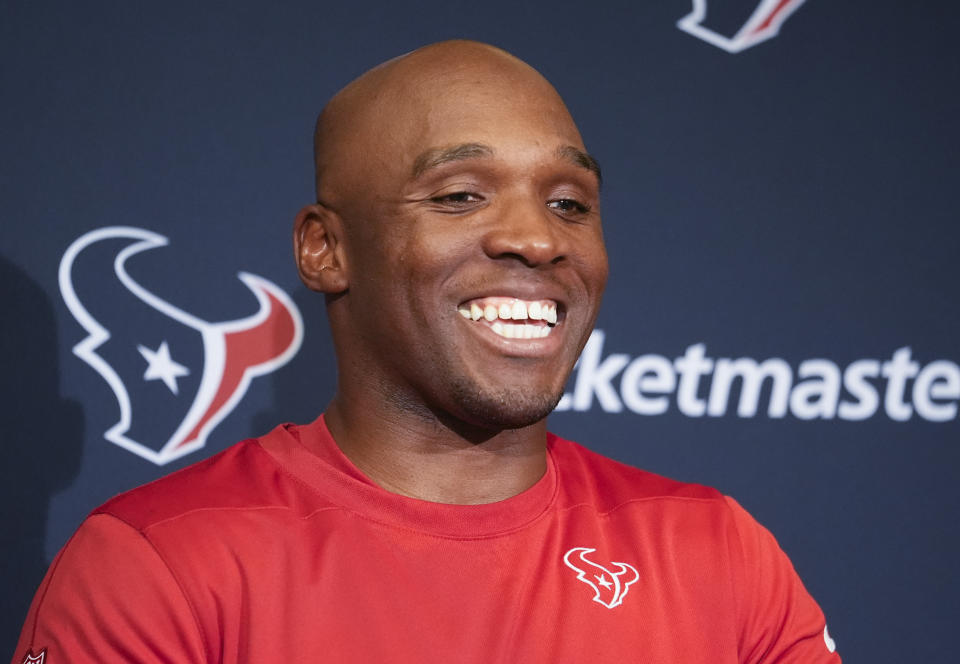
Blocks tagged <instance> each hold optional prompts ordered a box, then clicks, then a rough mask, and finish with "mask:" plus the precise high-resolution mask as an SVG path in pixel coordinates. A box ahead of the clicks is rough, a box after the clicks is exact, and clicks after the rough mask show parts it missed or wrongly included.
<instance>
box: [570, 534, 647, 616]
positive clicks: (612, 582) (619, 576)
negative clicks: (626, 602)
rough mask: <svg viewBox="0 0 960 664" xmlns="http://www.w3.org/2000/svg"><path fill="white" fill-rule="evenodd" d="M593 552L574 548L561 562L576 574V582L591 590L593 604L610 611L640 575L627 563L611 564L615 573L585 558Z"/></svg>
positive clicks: (620, 601)
mask: <svg viewBox="0 0 960 664" xmlns="http://www.w3.org/2000/svg"><path fill="white" fill-rule="evenodd" d="M595 551H596V549H591V548H589V547H586V546H576V547H574V548H572V549H570V550H569V551H567V552H566V553H565V554H564V556H563V562H564V564H566V566H567V567H569V568H570V569H572V570H573V571H575V572H576V573H577V580H578V581H583V582H584V583H585V584H587V585H588V586H590V587H591V588H593V592H594V594H593V601H594V602H597V603H598V604H603V605H604V606H605V607H607V608H608V609H612V608H614V607H617V606H620V605H621V604H623V598H624V597H626V596H627V592H628V591H629V590H630V586H631V585H633V584H634V583H636V581H637V579H639V578H640V573H639V572H637V568H636V567H634V566H633V565H630V564H629V563H618V562H611V563H610V565H612V566H613V567H614V568H616V571H614V570H611V569H608V568H607V567H605V566H604V565H601V564H600V563H595V562H593V561H592V560H590V559H589V558H587V554H590V553H594V552H595Z"/></svg>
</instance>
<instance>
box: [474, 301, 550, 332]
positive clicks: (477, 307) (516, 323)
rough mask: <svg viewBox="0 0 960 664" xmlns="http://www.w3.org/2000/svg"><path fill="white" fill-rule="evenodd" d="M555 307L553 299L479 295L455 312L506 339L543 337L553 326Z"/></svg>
mask: <svg viewBox="0 0 960 664" xmlns="http://www.w3.org/2000/svg"><path fill="white" fill-rule="evenodd" d="M558 308H559V307H558V305H557V303H556V302H554V301H553V300H521V299H519V298H515V297H482V298H477V299H475V300H468V301H467V302H464V303H462V304H461V305H460V306H459V307H458V308H457V311H458V312H459V313H460V315H461V316H463V317H464V318H466V319H467V320H471V321H474V322H476V323H477V324H481V325H482V324H485V325H487V326H488V327H489V328H490V329H491V330H493V331H494V332H495V333H496V334H498V335H500V336H501V337H505V338H507V339H543V338H545V337H547V336H549V335H550V332H552V331H553V329H554V327H556V325H557V320H558V316H559V313H560V312H558Z"/></svg>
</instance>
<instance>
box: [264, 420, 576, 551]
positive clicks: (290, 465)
mask: <svg viewBox="0 0 960 664" xmlns="http://www.w3.org/2000/svg"><path fill="white" fill-rule="evenodd" d="M553 439H554V436H553V434H547V470H546V472H545V473H544V475H543V477H541V478H540V479H539V480H537V482H536V483H535V484H534V485H533V486H531V487H530V488H529V489H527V490H525V491H523V492H521V493H519V494H517V495H516V496H513V497H511V498H507V499H506V500H501V501H498V502H495V503H487V504H483V505H452V504H447V503H434V502H430V501H427V500H419V499H417V498H409V497H407V496H401V495H399V494H395V493H391V492H389V491H387V490H385V489H383V488H381V487H380V486H378V485H377V484H375V483H374V482H373V481H372V480H371V479H370V478H369V477H367V476H366V475H365V474H364V473H363V471H361V470H360V469H359V468H357V467H356V466H355V465H354V464H353V463H352V462H351V461H350V459H348V458H347V457H346V455H344V454H343V452H342V451H341V450H340V448H339V447H338V446H337V443H336V441H335V440H334V439H333V436H332V435H331V434H330V431H329V429H327V425H326V422H325V421H324V418H323V415H321V416H320V417H318V418H317V419H316V420H314V421H313V422H311V423H310V424H306V425H296V424H285V425H282V426H279V427H277V428H276V429H274V430H273V431H271V432H270V433H269V434H267V435H266V436H264V437H262V438H261V439H260V445H261V446H262V447H263V448H264V449H265V450H266V451H267V452H269V453H270V454H271V455H272V456H273V457H274V458H275V459H277V461H278V462H279V463H280V464H281V465H282V466H283V467H284V468H285V469H286V470H287V472H289V473H290V474H292V475H294V476H295V477H297V478H298V479H300V480H301V481H302V482H303V483H305V484H306V485H307V486H308V487H310V488H311V489H312V490H314V491H315V492H317V493H319V494H320V495H322V496H323V497H325V498H326V499H327V500H329V501H330V502H332V503H334V504H335V505H338V506H340V507H342V508H345V509H348V510H350V511H353V512H355V513H357V514H359V515H361V516H364V517H366V518H369V519H373V520H375V521H379V522H382V523H388V524H391V525H395V526H399V527H403V528H409V529H413V530H418V531H422V532H428V533H431V534H433V535H438V536H441V537H450V538H456V539H471V538H486V537H495V536H499V535H505V534H508V533H510V532H513V531H515V530H519V529H521V528H523V527H525V526H527V525H529V524H531V523H532V522H534V521H536V520H537V519H538V518H539V517H540V516H541V515H543V514H544V513H545V512H546V511H547V510H548V509H549V508H550V506H551V505H552V504H553V503H554V502H555V501H556V497H557V489H558V482H557V470H556V466H555V464H554V460H553V456H552V454H551V453H550V447H551V446H552V443H553Z"/></svg>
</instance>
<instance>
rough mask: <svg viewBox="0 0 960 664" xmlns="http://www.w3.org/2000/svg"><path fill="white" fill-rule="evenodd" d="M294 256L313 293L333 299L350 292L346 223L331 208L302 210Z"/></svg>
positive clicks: (296, 222) (295, 225)
mask: <svg viewBox="0 0 960 664" xmlns="http://www.w3.org/2000/svg"><path fill="white" fill-rule="evenodd" d="M293 256H294V260H296V262H297V271H298V272H299V273H300V280H301V281H303V283H304V284H305V285H306V286H307V288H309V289H310V290H314V291H317V292H320V293H327V294H329V295H336V294H338V293H343V292H344V291H346V290H347V287H348V286H349V280H348V279H347V261H346V255H345V251H344V244H343V223H342V222H341V220H340V217H339V216H338V215H337V214H336V213H335V212H333V211H332V210H330V209H329V208H327V207H324V206H323V205H322V204H320V203H316V204H314V205H308V206H307V207H305V208H303V209H302V210H300V213H299V214H297V217H296V219H294V221H293Z"/></svg>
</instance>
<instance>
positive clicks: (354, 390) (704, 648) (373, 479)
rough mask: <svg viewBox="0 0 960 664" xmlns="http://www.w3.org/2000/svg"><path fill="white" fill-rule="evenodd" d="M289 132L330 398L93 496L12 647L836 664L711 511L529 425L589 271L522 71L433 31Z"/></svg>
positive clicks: (580, 154) (570, 348)
mask: <svg viewBox="0 0 960 664" xmlns="http://www.w3.org/2000/svg"><path fill="white" fill-rule="evenodd" d="M315 148H316V168H317V199H318V202H317V203H316V204H314V205H310V206H308V207H307V208H305V209H304V210H302V211H301V212H300V214H299V215H298V216H297V219H296V222H295V225H294V245H295V256H296V260H297V265H298V268H299V271H300V275H301V278H302V279H303V281H304V283H306V284H307V285H308V286H309V287H310V288H311V289H313V290H315V291H318V292H320V293H323V294H325V298H326V303H327V311H328V314H329V319H330V324H331V329H332V331H333V339H334V345H335V348H336V353H337V359H338V367H339V371H338V382H337V391H336V395H335V396H334V398H333V400H332V402H331V403H330V404H329V406H328V408H327V409H326V412H325V414H324V415H323V416H322V417H320V418H319V419H317V421H315V422H313V423H312V424H309V425H305V426H294V425H285V426H281V427H278V428H277V429H275V430H274V431H273V432H271V433H270V434H268V435H267V436H264V437H263V438H260V439H256V440H249V441H244V442H243V443H240V444H238V445H236V446H234V447H232V448H230V449H229V450H227V451H225V452H223V453H221V454H219V455H217V456H215V457H213V458H212V459H210V460H208V461H206V462H203V463H201V464H198V465H196V466H193V467H191V468H188V469H186V470H184V471H181V472H179V473H176V474H174V475H171V476H169V477H167V478H165V479H163V480H160V481H158V482H155V483H153V484H151V485H148V486H146V487H142V488H140V489H136V490H134V491H132V492H129V493H127V494H124V495H122V496H120V497H118V498H115V499H114V500H112V501H110V502H109V503H107V504H106V505H105V506H103V507H101V508H100V509H98V510H97V511H95V512H94V513H93V514H92V515H91V516H90V517H89V518H88V519H87V521H86V522H85V523H84V524H83V526H81V528H80V530H79V531H78V532H77V534H76V535H75V536H74V537H73V538H72V540H71V541H70V543H68V545H67V546H66V547H65V549H64V551H63V552H61V554H60V555H59V556H58V558H57V561H56V562H55V563H54V566H53V567H52V568H51V572H50V573H49V574H48V576H47V578H46V579H45V580H44V584H43V586H42V587H41V590H40V592H38V594H37V599H35V601H34V604H33V606H32V607H31V612H30V616H29V617H28V620H27V624H26V626H25V628H24V632H23V636H22V637H21V642H20V644H19V646H18V651H17V654H16V655H15V658H14V662H15V663H17V664H19V663H20V662H25V661H40V660H39V659H37V658H45V660H43V661H45V662H46V664H53V663H55V662H61V661H63V662H66V661H70V662H104V661H125V662H130V661H134V662H155V661H164V662H280V661H283V662H287V661H296V662H316V661H331V662H417V663H422V662H477V663H481V662H483V663H489V662H504V663H506V662H608V661H609V662H622V661H644V662H677V663H683V664H688V663H690V662H711V663H712V664H716V663H726V662H729V663H734V662H743V663H746V662H750V663H760V662H764V663H768V664H769V663H773V662H780V663H786V662H804V663H819V662H823V663H826V662H830V663H835V662H839V657H838V656H837V655H836V654H835V653H834V652H833V650H834V648H833V643H832V641H831V640H830V639H829V636H828V635H827V632H826V627H825V623H824V618H823V615H822V613H821V611H820V609H819V608H818V607H817V605H816V604H815V603H814V601H813V600H812V599H811V598H810V597H809V595H808V594H807V592H806V591H805V590H804V588H803V586H802V584H801V582H800V581H799V579H798V578H797V576H796V574H795V573H794V571H793V569H792V567H791V566H790V563H789V561H788V560H787V559H786V557H785V556H784V554H783V553H782V552H781V551H780V549H779V548H778V547H777V545H776V542H775V541H774V539H773V538H772V537H771V536H770V534H769V533H767V532H766V531H765V530H763V529H762V528H761V527H760V526H758V525H757V524H756V523H755V522H754V521H753V520H752V519H751V518H750V517H749V516H748V515H747V514H746V513H745V512H744V511H743V510H742V509H741V508H740V507H739V506H738V505H737V504H736V503H735V502H733V501H732V500H731V499H729V498H726V497H724V496H722V495H720V494H719V493H717V492H716V491H714V490H712V489H709V488H706V487H701V486H696V485H688V484H681V483H677V482H673V481H671V480H667V479H664V478H661V477H658V476H655V475H652V474H649V473H645V472H643V471H640V470H637V469H634V468H630V467H628V466H624V465H621V464H618V463H616V462H614V461H611V460H609V459H605V458H603V457H600V456H598V455H596V454H593V453H591V452H589V451H587V450H586V449H584V448H582V447H580V446H578V445H576V444H575V443H572V442H568V441H565V440H562V439H560V438H558V437H556V436H553V435H552V434H549V433H548V432H547V429H546V422H545V418H546V417H547V415H548V414H549V413H550V411H551V410H552V409H553V408H554V406H555V405H556V403H557V401H558V400H559V398H560V395H561V393H562V391H563V386H564V383H565V381H566V379H567V377H568V376H569V374H570V371H571V370H572V367H573V364H574V362H575V361H576V358H577V355H578V353H579V352H580V350H581V348H582V347H583V345H584V343H585V342H586V340H587V337H588V336H589V334H590V330H591V328H592V326H593V323H594V320H595V318H596V315H597V310H598V307H599V303H600V297H601V294H602V291H603V288H604V284H605V281H606V278H607V259H606V252H605V249H604V244H603V237H602V233H601V226H600V205H599V189H600V169H599V167H598V166H597V163H596V161H595V160H594V159H593V158H592V157H590V155H589V154H588V153H587V151H586V148H585V147H584V145H583V141H582V139H581V137H580V135H579V133H578V131H577V129H576V127H575V125H574V123H573V121H572V119H571V118H570V116H569V114H568V112H567V110H566V108H565V107H564V105H563V102H562V101H561V99H560V98H559V96H558V95H557V93H556V92H555V91H554V89H553V88H552V87H551V86H550V84H549V83H547V82H546V81H545V80H544V79H543V78H542V77H541V76H540V75H539V74H538V73H537V72H536V71H534V70H533V69H531V68H530V67H529V66H528V65H526V64H524V63H522V62H521V61H519V60H517V59H516V58H514V57H513V56H511V55H509V54H507V53H505V52H503V51H501V50H498V49H495V48H493V47H490V46H487V45H483V44H477V43H474V42H463V41H456V42H445V43H441V44H435V45H432V46H428V47H425V48H423V49H420V50H418V51H415V52H413V53H411V54H408V55H405V56H403V57H400V58H397V59H395V60H391V61H390V62H388V63H385V64H384V65H381V66H380V67H377V68H376V69H374V70H372V71H370V72H368V73H366V74H365V75H363V76H362V77H361V78H359V79H357V80H356V81H354V82H353V83H351V84H350V85H348V86H347V87H346V88H345V89H344V90H342V91H341V92H340V93H339V94H338V95H337V96H336V97H334V99H333V100H332V101H331V102H330V103H329V105H328V106H327V108H326V109H325V110H324V112H323V113H322V115H321V117H320V119H319V121H318V123H317V131H316V137H315Z"/></svg>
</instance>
